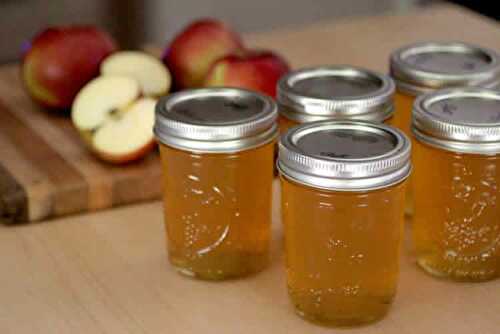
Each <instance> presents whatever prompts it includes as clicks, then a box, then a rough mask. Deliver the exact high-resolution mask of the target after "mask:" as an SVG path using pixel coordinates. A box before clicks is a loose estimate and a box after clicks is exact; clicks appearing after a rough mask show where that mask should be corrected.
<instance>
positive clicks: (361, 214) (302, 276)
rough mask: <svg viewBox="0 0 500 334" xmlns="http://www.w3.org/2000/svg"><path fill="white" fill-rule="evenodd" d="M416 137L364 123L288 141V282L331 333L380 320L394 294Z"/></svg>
mask: <svg viewBox="0 0 500 334" xmlns="http://www.w3.org/2000/svg"><path fill="white" fill-rule="evenodd" d="M410 149H411V145H410V140H409V139H408V138H407V137H406V136H405V135H404V134H403V133H402V132H401V131H399V130H397V129H395V128H392V127H390V126H386V125H383V124H371V123H367V122H343V121H320V122H314V123H309V124H302V125H300V126H298V127H294V128H293V129H291V130H289V131H288V132H287V133H286V134H285V135H283V136H282V138H281V140H280V144H279V159H278V168H279V170H280V173H281V186H282V203H281V205H282V218H283V222H284V224H283V225H284V228H285V249H286V266H287V281H288V291H289V295H290V298H291V300H292V302H293V304H294V305H295V309H296V311H297V313H298V314H299V315H300V316H302V317H304V318H306V319H308V320H310V321H313V322H316V323H319V324H322V325H327V326H353V325H360V324H364V323H369V322H373V321H376V320H378V319H380V318H382V317H383V316H384V315H385V314H386V312H387V311H388V309H389V307H390V305H391V303H392V301H393V298H394V296H395V294H396V287H397V282H398V275H399V258H400V250H401V240H402V226H403V216H404V196H405V180H406V178H407V177H408V175H409V173H410V169H411V166H410Z"/></svg>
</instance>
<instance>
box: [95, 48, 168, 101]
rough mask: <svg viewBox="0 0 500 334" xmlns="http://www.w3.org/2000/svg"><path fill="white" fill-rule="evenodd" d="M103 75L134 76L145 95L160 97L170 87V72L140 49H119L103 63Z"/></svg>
mask: <svg viewBox="0 0 500 334" xmlns="http://www.w3.org/2000/svg"><path fill="white" fill-rule="evenodd" d="M101 75H105V76H115V75H119V76H126V77H131V78H134V79H135V80H136V81H137V82H138V83H139V86H140V88H141V91H142V94H143V95H145V96H151V97H159V96H161V95H165V94H166V93H167V92H168V91H169V89H170V83H171V77H170V72H169V71H168V69H167V68H166V67H165V65H164V64H163V63H162V62H161V61H160V60H158V59H157V58H155V57H153V56H151V55H149V54H147V53H145V52H140V51H119V52H115V53H114V54H112V55H111V56H109V57H108V58H106V59H105V60H104V61H103V62H102V64H101Z"/></svg>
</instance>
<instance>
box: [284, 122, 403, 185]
mask: <svg viewBox="0 0 500 334" xmlns="http://www.w3.org/2000/svg"><path fill="white" fill-rule="evenodd" d="M332 135H333V137H332ZM313 136H315V137H313ZM308 137H309V138H308ZM304 138H306V139H304ZM339 138H340V139H339ZM320 141H322V143H321V142H320ZM313 145H315V146H316V147H315V148H314V149H311V148H312V147H313ZM354 145H356V146H354ZM363 145H365V146H364V148H363ZM319 146H322V147H319ZM341 147H343V148H341ZM330 148H332V151H327V150H329V149H330ZM350 149H352V150H353V152H354V153H353V154H352V155H350V156H349V155H346V154H342V152H341V151H342V150H344V152H347V151H345V150H350ZM318 150H320V151H318ZM410 152H411V143H410V140H409V139H408V137H406V135H405V134H403V133H402V132H401V131H400V130H398V129H395V128H393V127H390V126H387V125H384V124H375V123H368V122H353V121H320V122H313V123H308V124H303V125H300V126H297V127H294V128H292V129H291V130H289V131H288V132H287V133H286V134H284V135H283V136H282V137H281V140H280V143H279V159H278V163H277V165H278V170H279V171H280V173H281V174H282V175H284V176H286V177H288V178H290V179H292V180H294V181H295V182H297V183H301V184H304V185H308V186H311V187H314V188H320V189H328V190H335V191H367V190H375V189H380V188H386V187H389V186H392V185H394V184H396V183H399V182H401V181H402V180H404V179H405V178H407V177H408V176H409V174H410V171H411V162H410Z"/></svg>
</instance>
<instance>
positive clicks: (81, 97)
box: [71, 76, 156, 164]
mask: <svg viewBox="0 0 500 334" xmlns="http://www.w3.org/2000/svg"><path fill="white" fill-rule="evenodd" d="M140 96H141V88H140V85H139V83H138V82H137V81H136V80H134V79H133V78H131V77H125V76H101V77H98V78H97V79H94V80H93V81H91V82H90V83H89V84H88V85H86V86H85V87H84V88H83V89H82V90H81V91H80V93H78V95H77V97H76V99H75V102H74V103H73V108H72V114H71V117H72V121H73V124H74V125H75V127H76V128H77V129H78V131H79V132H80V135H81V137H82V138H83V140H84V141H85V142H86V144H87V145H88V146H89V148H90V149H91V150H92V151H93V152H94V153H95V154H96V155H97V156H98V157H99V158H101V159H102V160H104V161H107V162H110V163H115V164H123V163H128V162H131V161H134V160H137V159H139V158H141V157H143V156H144V155H146V154H147V153H148V152H149V151H151V150H152V149H153V148H154V146H155V141H154V135H153V125H154V114H155V104H156V100H155V99H153V98H149V97H140Z"/></svg>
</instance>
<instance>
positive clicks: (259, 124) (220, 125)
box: [154, 87, 278, 153]
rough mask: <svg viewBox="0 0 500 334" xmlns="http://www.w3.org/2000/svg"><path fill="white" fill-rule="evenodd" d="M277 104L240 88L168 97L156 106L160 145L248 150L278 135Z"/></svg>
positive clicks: (227, 150)
mask: <svg viewBox="0 0 500 334" xmlns="http://www.w3.org/2000/svg"><path fill="white" fill-rule="evenodd" d="M277 115H278V111H277V106H276V103H275V102H274V101H273V100H272V99H271V98H270V97H268V96H265V95H263V94H260V93H257V92H254V91H250V90H245V89H240V88H225V87H224V88H204V89H192V90H185V91H182V92H178V93H173V94H170V95H168V96H166V97H163V98H161V99H160V100H159V102H158V103H157V105H156V120H155V127H154V132H155V135H156V138H157V140H158V141H159V142H161V143H163V144H165V145H169V146H172V147H175V148H179V149H185V150H189V151H196V152H207V153H226V152H237V151H241V150H247V149H251V148H254V147H256V146H260V145H263V144H265V143H267V142H269V141H272V140H273V139H275V138H276V136H277V135H278V127H277V124H276V119H277Z"/></svg>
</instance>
